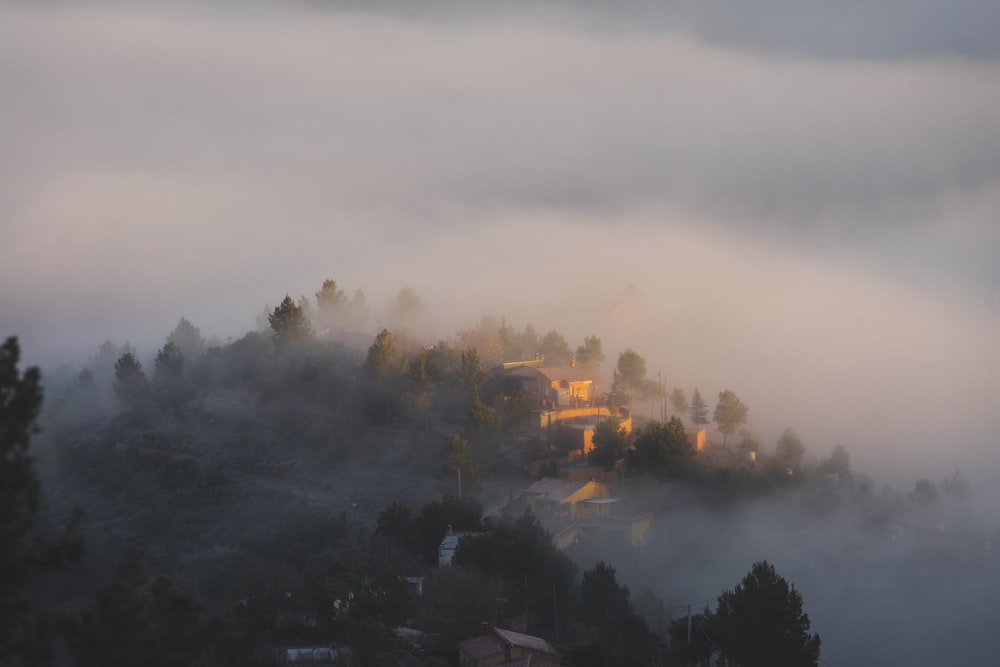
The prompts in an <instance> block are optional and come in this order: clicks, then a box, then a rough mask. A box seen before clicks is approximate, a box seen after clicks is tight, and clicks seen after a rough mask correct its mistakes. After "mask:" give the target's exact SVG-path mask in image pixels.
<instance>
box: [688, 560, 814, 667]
mask: <svg viewBox="0 0 1000 667" xmlns="http://www.w3.org/2000/svg"><path fill="white" fill-rule="evenodd" d="M809 625H810V623H809V615H808V614H806V613H805V612H804V611H803V610H802V595H801V594H800V593H799V592H798V591H797V590H795V586H794V585H790V584H789V583H788V582H787V581H785V579H784V578H782V577H781V576H779V575H778V574H777V572H775V569H774V566H773V565H771V564H770V563H768V562H767V561H760V562H757V563H754V564H753V566H752V567H751V568H750V572H749V573H747V575H746V576H745V577H744V578H743V580H742V581H741V582H740V583H739V584H737V585H736V588H734V589H733V590H725V591H723V592H722V594H721V595H720V596H719V598H718V607H717V609H716V611H715V613H714V614H712V615H711V618H710V620H709V623H708V626H709V632H708V634H709V635H710V636H711V638H712V639H713V640H714V641H715V643H716V644H717V645H718V647H719V649H720V650H721V653H722V657H723V658H724V659H725V660H727V661H730V662H734V663H737V664H739V665H741V666H742V667H772V666H773V665H787V666H788V667H815V665H816V664H817V662H818V661H819V654H820V638H819V635H818V634H816V633H813V634H809Z"/></svg>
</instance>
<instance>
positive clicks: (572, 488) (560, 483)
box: [525, 477, 590, 500]
mask: <svg viewBox="0 0 1000 667" xmlns="http://www.w3.org/2000/svg"><path fill="white" fill-rule="evenodd" d="M587 484H590V482H574V481H573V480H571V479H559V478H558V477H543V478H541V479H540V480H538V481H537V482H535V483H534V484H532V485H531V486H529V487H528V490H527V491H525V493H530V494H533V495H539V496H545V497H547V498H548V499H549V500H562V499H563V498H566V497H567V496H571V495H573V494H574V493H576V492H577V491H579V490H580V489H582V488H583V487H585V486H587Z"/></svg>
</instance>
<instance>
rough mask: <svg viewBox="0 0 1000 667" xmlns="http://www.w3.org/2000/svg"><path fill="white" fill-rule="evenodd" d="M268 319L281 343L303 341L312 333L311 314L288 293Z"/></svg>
mask: <svg viewBox="0 0 1000 667" xmlns="http://www.w3.org/2000/svg"><path fill="white" fill-rule="evenodd" d="M267 321H268V323H269V324H270V325H271V329H272V330H274V335H275V337H276V338H277V339H278V343H280V344H287V343H296V342H301V341H303V340H306V339H307V338H309V337H310V336H311V335H312V325H310V324H309V316H308V315H307V314H306V313H305V311H304V310H302V307H301V306H299V305H298V304H297V303H295V301H293V300H292V297H290V296H289V295H287V294H286V295H285V298H284V299H282V300H281V303H280V304H279V305H278V307H277V308H275V309H274V312H273V313H271V314H269V315H268V316H267Z"/></svg>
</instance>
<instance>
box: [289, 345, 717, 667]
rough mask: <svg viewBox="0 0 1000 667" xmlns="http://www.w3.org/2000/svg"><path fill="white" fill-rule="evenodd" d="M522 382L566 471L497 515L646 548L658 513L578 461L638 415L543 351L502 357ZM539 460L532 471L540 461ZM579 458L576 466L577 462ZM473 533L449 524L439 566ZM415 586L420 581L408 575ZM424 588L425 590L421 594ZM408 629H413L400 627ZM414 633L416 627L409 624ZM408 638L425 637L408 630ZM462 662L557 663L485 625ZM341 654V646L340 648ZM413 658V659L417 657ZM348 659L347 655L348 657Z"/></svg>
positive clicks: (519, 636)
mask: <svg viewBox="0 0 1000 667" xmlns="http://www.w3.org/2000/svg"><path fill="white" fill-rule="evenodd" d="M496 370H497V371H498V372H501V373H503V374H504V375H506V376H507V377H509V378H513V379H514V380H515V381H517V382H518V383H519V384H520V388H521V390H522V391H524V392H526V393H528V394H529V395H531V396H533V397H534V398H535V399H536V400H537V404H536V405H537V410H536V412H535V414H536V415H537V422H536V423H537V427H538V428H539V429H541V430H542V432H544V433H548V434H550V435H551V434H553V433H556V434H558V437H559V438H560V440H561V442H563V443H566V442H569V443H572V445H571V446H570V447H569V448H568V449H569V453H568V455H566V456H565V457H563V458H562V459H559V460H557V463H561V464H563V466H564V467H563V470H562V471H561V475H562V476H561V477H542V478H541V479H538V480H537V481H535V482H534V483H532V484H531V485H530V486H528V487H527V488H525V489H524V490H523V491H521V492H520V493H519V494H516V495H512V496H511V497H510V498H508V499H507V500H506V501H505V502H503V503H501V504H499V505H497V506H495V507H494V508H493V509H492V510H491V513H492V514H494V515H513V516H518V515H520V514H521V513H523V511H524V510H525V509H527V508H530V509H531V510H532V512H533V513H534V514H535V516H536V517H537V518H538V519H539V521H540V522H541V523H542V524H543V525H544V526H545V527H546V528H547V529H549V530H550V531H551V532H552V536H553V537H552V539H553V542H554V544H555V546H556V547H557V548H559V549H562V550H565V549H568V548H570V547H571V546H572V545H573V544H575V543H577V542H578V541H581V540H597V541H600V542H603V543H605V544H611V545H631V546H634V547H642V546H643V545H644V544H645V543H646V540H647V537H648V534H649V531H650V528H651V525H652V521H653V514H652V513H651V512H645V513H634V512H623V511H620V510H619V508H620V507H622V506H623V505H624V503H623V502H622V501H621V499H620V498H616V497H614V496H613V495H612V492H611V487H610V486H609V485H608V484H606V483H604V482H602V481H598V480H597V479H596V478H595V477H596V474H595V473H596V472H598V471H595V470H593V469H591V468H587V467H586V466H585V465H583V466H581V465H580V464H581V463H582V462H583V461H584V460H585V459H586V455H587V454H588V453H589V452H590V451H591V450H592V449H593V448H594V443H593V435H594V429H595V427H596V426H597V425H598V424H599V423H600V421H601V420H603V419H607V418H609V417H615V418H616V419H618V420H619V423H620V425H621V427H622V428H624V429H625V430H626V432H631V430H632V415H631V413H630V412H629V410H628V409H627V408H626V407H623V406H609V405H606V404H605V403H604V402H603V401H602V400H601V397H600V395H599V394H598V392H597V383H596V381H595V376H594V374H593V372H592V371H590V370H587V369H583V368H579V367H577V366H576V365H575V364H570V365H569V366H548V367H547V366H545V365H544V362H543V360H542V359H541V358H538V359H535V360H532V361H525V362H516V363H510V364H504V365H503V366H502V367H501V368H499V369H496ZM691 437H692V445H693V446H694V447H695V448H696V449H697V450H699V451H700V450H701V449H703V448H704V431H700V432H697V433H693V434H692V435H691ZM551 461H552V459H547V460H546V461H544V462H543V461H539V462H536V463H535V465H534V472H536V473H537V468H538V466H539V465H540V464H542V463H549V462H551ZM574 464H576V467H573V466H574ZM470 534H473V533H460V532H454V531H452V530H451V529H450V527H449V530H448V533H447V535H445V537H444V539H443V540H442V542H441V544H440V547H439V549H438V565H439V566H440V567H449V566H451V565H452V562H453V558H454V555H455V551H456V549H457V548H458V544H459V542H460V541H461V539H462V538H463V537H465V536H467V535H470ZM407 583H408V586H410V587H412V586H413V585H414V584H415V583H416V584H418V583H419V582H415V581H408V582H407ZM417 594H418V595H419V593H417ZM399 630H400V631H404V632H405V631H407V630H408V629H407V628H400V629H399ZM411 632H416V631H411ZM403 639H407V641H409V642H410V643H414V642H417V643H419V641H418V640H417V639H414V638H413V637H403ZM457 650H458V657H459V665H460V667H487V666H489V667H558V666H559V665H560V664H561V663H560V658H559V654H558V652H557V651H556V650H555V648H553V646H552V645H551V644H550V643H549V642H547V641H546V640H545V639H542V638H540V637H535V636H532V635H527V634H523V633H520V632H516V631H513V630H508V629H503V628H498V627H492V626H488V625H486V624H484V625H483V628H482V632H481V634H480V636H477V637H473V638H470V639H467V640H465V641H463V642H460V643H459V644H458V646H457ZM341 653H342V652H341ZM343 657H344V656H343V655H338V653H337V651H336V650H335V648H334V647H329V648H328V649H322V648H321V649H287V651H286V652H285V653H284V654H282V659H281V660H279V662H281V663H282V664H303V665H305V664H309V665H321V664H322V665H330V664H343V662H344V661H343ZM385 658H386V661H387V663H386V664H392V665H401V666H404V667H405V666H407V665H411V664H419V662H418V661H416V660H415V659H414V658H413V657H412V656H411V655H409V654H408V652H407V651H402V650H401V651H394V652H392V653H391V654H387V655H386V656H385ZM411 661H412V662H411ZM348 662H349V660H348Z"/></svg>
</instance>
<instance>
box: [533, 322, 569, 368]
mask: <svg viewBox="0 0 1000 667" xmlns="http://www.w3.org/2000/svg"><path fill="white" fill-rule="evenodd" d="M538 351H539V352H540V353H541V354H542V356H543V357H544V358H545V364H546V365H548V366H566V365H568V364H569V362H570V361H572V360H573V351H572V350H571V349H570V347H569V343H568V342H566V339H565V338H563V336H562V334H560V333H559V332H558V331H556V330H555V329H553V330H552V331H550V332H548V333H547V334H545V335H544V336H542V340H541V341H540V342H539V344H538Z"/></svg>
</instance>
